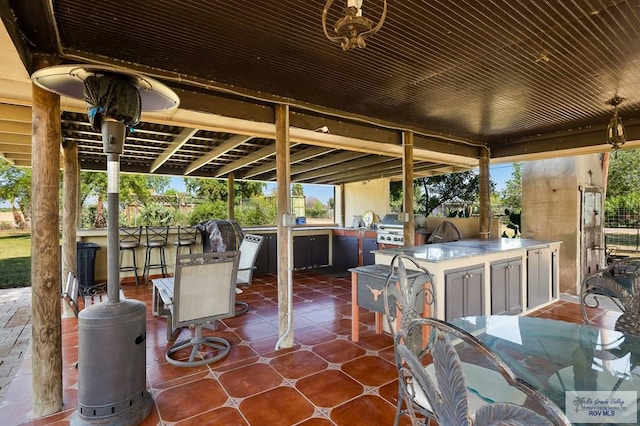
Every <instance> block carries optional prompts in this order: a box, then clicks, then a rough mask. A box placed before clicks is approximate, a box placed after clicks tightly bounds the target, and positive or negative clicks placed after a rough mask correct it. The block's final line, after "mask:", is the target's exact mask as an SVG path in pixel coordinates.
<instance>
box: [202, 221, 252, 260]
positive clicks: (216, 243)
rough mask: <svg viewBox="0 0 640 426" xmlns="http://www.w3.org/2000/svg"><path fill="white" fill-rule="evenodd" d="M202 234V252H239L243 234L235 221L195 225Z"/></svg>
mask: <svg viewBox="0 0 640 426" xmlns="http://www.w3.org/2000/svg"><path fill="white" fill-rule="evenodd" d="M196 226H197V227H198V229H199V230H200V233H201V234H202V251H203V252H204V253H216V252H222V251H233V250H239V249H240V244H241V243H242V238H243V237H244V234H243V233H242V227H241V226H240V224H239V223H238V222H236V221H235V220H218V219H212V220H205V221H203V222H200V223H199V224H198V225H196Z"/></svg>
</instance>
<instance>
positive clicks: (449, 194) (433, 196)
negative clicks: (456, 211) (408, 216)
mask: <svg viewBox="0 0 640 426" xmlns="http://www.w3.org/2000/svg"><path fill="white" fill-rule="evenodd" d="M479 182H480V177H479V176H478V175H477V174H476V173H475V172H474V171H472V170H467V171H464V172H458V173H450V174H446V175H439V176H429V177H423V178H418V179H416V180H415V183H416V184H417V185H419V186H420V187H421V188H422V193H421V194H420V195H419V196H418V197H416V198H417V202H418V204H419V207H418V210H417V213H422V214H424V215H425V216H429V215H430V214H431V212H433V211H434V210H435V209H436V208H438V207H440V206H442V205H443V204H445V203H473V202H475V201H476V200H477V199H478V195H479V193H480V186H479ZM489 186H490V187H491V188H493V187H494V186H495V184H494V183H493V182H490V183H489Z"/></svg>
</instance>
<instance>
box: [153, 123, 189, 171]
mask: <svg viewBox="0 0 640 426" xmlns="http://www.w3.org/2000/svg"><path fill="white" fill-rule="evenodd" d="M196 133H198V129H193V128H189V127H186V128H184V129H182V131H181V132H180V134H178V135H177V136H176V137H175V138H174V139H173V141H171V143H170V144H169V146H168V147H167V148H166V149H165V150H164V151H163V152H162V154H160V155H158V157H157V158H156V159H155V160H154V161H153V163H152V164H151V168H150V169H149V173H153V172H155V171H156V170H158V167H160V166H162V165H163V164H164V163H165V162H166V161H167V160H168V159H169V158H171V157H172V156H173V154H175V153H176V152H177V151H178V150H179V149H180V148H182V146H183V145H184V144H186V143H187V142H188V141H189V139H191V137H192V136H193V135H195V134H196Z"/></svg>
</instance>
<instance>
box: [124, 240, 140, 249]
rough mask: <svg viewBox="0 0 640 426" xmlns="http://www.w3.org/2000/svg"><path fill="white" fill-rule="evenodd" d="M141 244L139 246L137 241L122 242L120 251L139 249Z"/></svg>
mask: <svg viewBox="0 0 640 426" xmlns="http://www.w3.org/2000/svg"><path fill="white" fill-rule="evenodd" d="M139 245H140V244H138V243H137V242H135V241H121V242H120V250H122V249H132V248H136V247H138V246H139Z"/></svg>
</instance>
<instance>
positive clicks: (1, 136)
mask: <svg viewBox="0 0 640 426" xmlns="http://www.w3.org/2000/svg"><path fill="white" fill-rule="evenodd" d="M0 143H6V144H11V145H23V146H28V147H31V135H17V134H13V133H0Z"/></svg>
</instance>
